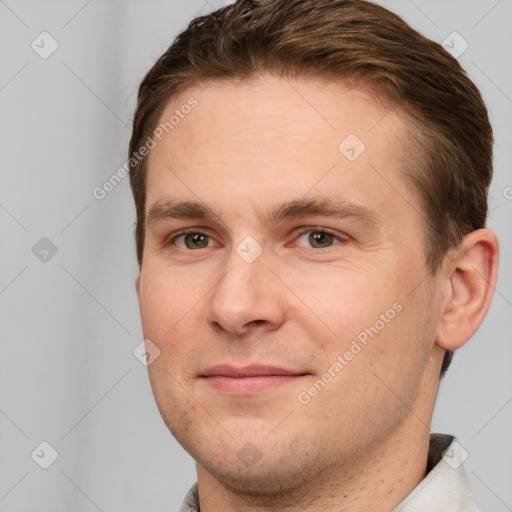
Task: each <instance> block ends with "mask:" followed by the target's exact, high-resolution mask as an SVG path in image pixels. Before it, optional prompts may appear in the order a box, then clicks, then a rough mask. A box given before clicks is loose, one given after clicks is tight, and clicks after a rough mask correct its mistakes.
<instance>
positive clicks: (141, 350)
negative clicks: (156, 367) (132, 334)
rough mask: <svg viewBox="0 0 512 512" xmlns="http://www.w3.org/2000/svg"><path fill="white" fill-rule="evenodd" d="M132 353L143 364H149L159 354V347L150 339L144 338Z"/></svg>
mask: <svg viewBox="0 0 512 512" xmlns="http://www.w3.org/2000/svg"><path fill="white" fill-rule="evenodd" d="M133 355H134V356H135V357H136V358H137V360H138V361H139V362H141V363H142V364H143V365H144V366H149V365H150V364H151V363H153V362H154V361H155V359H157V358H158V357H159V356H160V349H159V348H158V347H157V346H156V345H155V344H154V343H153V342H152V341H151V340H149V339H145V340H143V341H142V342H140V343H139V344H138V345H137V346H136V347H135V350H134V351H133Z"/></svg>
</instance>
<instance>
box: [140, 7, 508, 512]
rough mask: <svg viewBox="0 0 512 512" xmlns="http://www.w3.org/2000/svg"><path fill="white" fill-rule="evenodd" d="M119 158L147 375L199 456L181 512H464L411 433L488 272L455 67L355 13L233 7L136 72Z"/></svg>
mask: <svg viewBox="0 0 512 512" xmlns="http://www.w3.org/2000/svg"><path fill="white" fill-rule="evenodd" d="M130 155H131V158H132V159H133V160H131V163H130V165H132V170H131V174H130V179H131V185H132V189H133V193H134V197H135V202H136V208H137V225H136V238H137V254H138V258H139V264H140V275H139V277H138V279H137V284H136V287H137V293H138V297H139V304H140V311H141V318H142V325H143V331H144V336H145V338H146V347H147V352H148V357H149V361H150V362H151V364H150V365H149V366H148V369H149V377H150V381H151V386H152V389H153V393H154V395H155V399H156V402H157V404H158V407H159V410H160V412H161V414H162V417H163V419H164V421H165V423H166V425H167V426H168V428H169V430H170V431H171V433H172V434H173V435H174V436H175V437H176V439H177V440H178V441H179V442H180V444H181V445H182V446H183V447H184V448H185V450H187V451H188V453H189V454H190V455H191V456H192V457H193V458H194V459H195V460H196V463H197V464H196V467H197V485H194V486H193V487H192V488H191V490H190V492H189V493H188V495H187V496H186V498H185V500H184V502H183V505H182V507H181V510H182V511H199V510H201V512H226V511H239V510H245V511H253V510H259V511H262V510H265V511H271V510H283V509H286V510H289V511H308V512H309V511H311V512H312V511H320V510H322V511H330V510H332V511H334V510H336V511H344V510H347V511H348V510H350V511H363V510H365V511H367V510H374V511H391V510H401V511H412V510H429V511H443V512H446V511H458V510H460V511H465V512H468V511H474V510H476V507H475V504H474V502H473V499H472V497H471V492H470V490H469V485H468V481H467V477H466V475H465V473H464V470H463V468H462V466H461V460H460V454H459V447H458V445H457V443H456V442H455V441H454V440H453V438H452V437H451V436H442V435H432V436H431V433H430V422H431V417H432V411H433V407H434V403H435V398H436V393H437V389H438V385H439V379H440V375H441V374H442V372H444V371H445V370H446V368H447V367H448V365H449V363H450V358H451V355H452V353H453V350H456V349H457V348H459V347H461V346H462V345H464V344H465V343H466V342H467V341H468V340H469V339H470V338H471V336H472V335H473V334H474V333H475V331H476V330H477V328H478V327H479V325H480V324H481V322H482V320H483V318H484V316H485V314H486V312H487V310H488V308H489V304H490V301H491V298H492V292H493V288H494V285H495V282H496V274H497V261H498V243H497V240H496V237H495V235H494V234H493V233H492V232H491V231H489V230H488V229H485V219H486V214H487V199H486V194H487V189H488V186H489V182H490V179H491V174H492V164H491V162H492V130H491V127H490V125H489V121H488V117H487V112H486V109H485V106H484V104H483V102H482V99H481V97H480V94H479V92H478V90H477V89H476V87H475V86H474V85H473V83H472V82H471V81H470V80H469V79H468V78H467V76H466V75H465V73H464V72H463V70H462V69H461V67H460V66H459V64H458V62H457V61H456V60H455V59H454V58H452V57H451V56H450V55H449V54H448V53H446V52H445V51H444V50H443V49H442V48H441V47H440V46H439V45H438V44H436V43H434V42H432V41H429V40H427V39H425V38H424V37H422V36H421V35H420V34H418V33H417V32H415V31H414V30H413V29H411V28H410V27H409V26H408V25H406V24H405V23H404V22H403V21H402V20H401V19H400V18H398V17H397V16H396V15H394V14H392V13H390V12H388V11H387V10H385V9H384V8H382V7H380V6H378V5H376V4H373V3H371V2H367V1H363V0H315V1H313V0H287V1H283V0H259V1H256V0H239V1H238V2H236V3H235V4H234V5H231V6H228V7H224V8H222V9H219V10H218V11H216V12H214V13H212V14H210V15H208V16H204V17H200V18H197V19H195V20H194V21H192V23H191V24H190V25H189V27H188V28H187V29H186V30H185V31H184V32H183V33H181V34H180V35H179V36H178V38H177V39H176V41H175V42H174V43H173V44H172V45H171V47H170V48H169V49H168V50H167V51H166V52H165V54H164V55H163V56H162V57H161V58H160V59H159V60H158V62H157V63H156V64H155V65H154V67H153V68H152V69H151V70H150V72H149V73H148V74H147V75H146V77H145V78H144V81H143V82H142V84H141V87H140V89H139V96H138V105H137V110H136V112H135V117H134V122H133V134H132V139H131V142H130ZM152 354H154V357H153V356H152ZM157 355H158V357H156V356H157ZM153 359H154V360H153ZM443 454H444V457H443Z"/></svg>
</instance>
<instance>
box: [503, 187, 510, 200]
mask: <svg viewBox="0 0 512 512" xmlns="http://www.w3.org/2000/svg"><path fill="white" fill-rule="evenodd" d="M503 197H504V198H505V199H508V200H510V199H512V187H505V188H504V189H503Z"/></svg>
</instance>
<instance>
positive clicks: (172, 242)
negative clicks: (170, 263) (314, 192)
mask: <svg viewBox="0 0 512 512" xmlns="http://www.w3.org/2000/svg"><path fill="white" fill-rule="evenodd" d="M306 233H326V234H328V235H332V236H333V238H335V239H336V240H337V242H333V244H332V245H331V246H329V247H320V248H315V247H309V249H312V250H314V251H317V252H320V251H328V250H330V249H332V248H333V247H334V246H336V245H338V244H340V243H343V242H346V241H347V238H348V237H343V236H340V235H337V234H336V233H334V232H332V231H330V230H328V229H325V228H321V227H314V226H310V227H307V228H304V229H303V230H301V231H300V232H299V233H298V234H297V235H296V236H295V238H294V240H297V239H299V238H300V237H301V236H303V235H305V234H306ZM187 234H197V235H204V236H207V237H208V238H210V239H213V237H211V236H210V235H208V234H207V233H204V232H203V231H200V229H198V228H186V229H182V230H181V231H179V232H178V233H175V234H174V235H173V236H172V237H171V238H169V239H168V240H167V241H166V242H165V245H176V240H177V239H178V238H179V237H181V236H184V235H187ZM206 248H207V247H206ZM178 249H180V250H183V251H193V250H194V249H183V248H182V247H179V248H178ZM195 250H197V249H195Z"/></svg>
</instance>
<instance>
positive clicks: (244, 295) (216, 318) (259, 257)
mask: <svg viewBox="0 0 512 512" xmlns="http://www.w3.org/2000/svg"><path fill="white" fill-rule="evenodd" d="M250 238H251V237H247V238H246V239H245V240H244V241H242V242H241V243H240V244H238V246H236V247H234V248H233V250H232V251H231V253H230V254H229V257H228V258H227V259H226V261H225V264H226V269H227V271H226V272H225V273H224V275H223V277H222V278H221V279H219V281H218V282H217V283H216V285H215V286H214V288H213V290H212V294H211V296H210V305H209V311H208V318H207V320H208V322H209V323H210V324H211V325H212V327H213V328H214V329H215V330H219V329H221V328H222V329H221V330H224V331H228V332H229V333H230V334H242V333H244V332H245V331H246V330H247V329H248V328H249V327H250V325H262V324H265V325H267V326H268V327H273V328H275V327H277V326H278V325H279V324H280V322H282V321H283V318H284V313H283V311H282V305H281V303H280V300H279V292H278V290H277V289H276V286H275V283H273V282H272V277H273V276H272V273H271V272H270V270H269V269H268V268H267V266H268V265H269V263H270V261H269V257H268V255H266V254H265V253H264V252H263V249H262V248H261V246H260V245H259V244H258V243H257V242H256V241H255V240H254V239H252V240H251V239H250ZM256 244H257V245H256Z"/></svg>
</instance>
